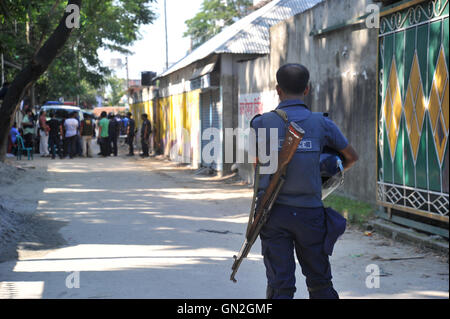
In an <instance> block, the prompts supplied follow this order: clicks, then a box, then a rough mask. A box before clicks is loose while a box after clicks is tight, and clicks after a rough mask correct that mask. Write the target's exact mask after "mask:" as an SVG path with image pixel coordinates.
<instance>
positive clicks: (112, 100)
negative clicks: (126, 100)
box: [108, 76, 127, 106]
mask: <svg viewBox="0 0 450 319" xmlns="http://www.w3.org/2000/svg"><path fill="white" fill-rule="evenodd" d="M108 84H109V87H110V89H111V92H110V93H109V96H108V102H109V103H108V104H109V106H122V105H120V100H121V99H122V97H123V96H124V95H125V94H126V93H127V87H126V84H127V83H126V80H124V79H119V78H118V77H113V76H111V77H109V78H108Z"/></svg>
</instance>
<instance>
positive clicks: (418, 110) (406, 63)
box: [377, 0, 449, 222]
mask: <svg viewBox="0 0 450 319" xmlns="http://www.w3.org/2000/svg"><path fill="white" fill-rule="evenodd" d="M378 47H379V52H378V75H379V81H378V88H377V91H378V99H377V111H378V113H377V114H378V124H377V128H378V130H377V149H378V159H377V183H378V187H377V192H378V194H377V199H378V203H379V204H380V205H382V206H385V207H388V208H394V209H396V210H401V211H404V212H408V213H412V214H418V215H422V216H425V217H428V218H431V219H437V220H441V221H445V222H448V220H449V219H448V218H449V157H448V156H449V154H448V147H449V146H448V144H449V143H448V139H449V136H448V133H449V83H448V82H449V68H448V66H449V0H434V1H430V0H428V1H426V0H412V1H409V2H402V3H401V4H400V5H398V6H397V7H394V8H392V9H390V10H385V11H384V12H383V13H382V14H381V17H380V31H379V45H378Z"/></svg>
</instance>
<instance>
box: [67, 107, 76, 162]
mask: <svg viewBox="0 0 450 319" xmlns="http://www.w3.org/2000/svg"><path fill="white" fill-rule="evenodd" d="M76 116H77V113H76V112H73V113H72V114H70V117H69V118H68V119H66V120H65V121H64V128H65V131H66V140H67V152H68V153H69V157H70V158H74V157H75V156H76V154H77V137H78V127H79V125H78V120H77V119H76Z"/></svg>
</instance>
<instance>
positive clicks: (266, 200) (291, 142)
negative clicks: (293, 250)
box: [230, 122, 305, 282]
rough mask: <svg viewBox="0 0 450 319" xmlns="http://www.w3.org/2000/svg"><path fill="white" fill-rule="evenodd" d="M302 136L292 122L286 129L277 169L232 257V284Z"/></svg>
mask: <svg viewBox="0 0 450 319" xmlns="http://www.w3.org/2000/svg"><path fill="white" fill-rule="evenodd" d="M304 135H305V132H304V131H303V129H302V128H301V127H299V126H298V125H297V124H296V123H294V122H291V123H290V124H289V126H288V127H287V129H286V138H285V140H284V142H283V146H282V148H281V151H280V152H279V154H278V169H277V171H276V172H275V174H273V176H272V179H271V180H270V183H269V186H268V187H267V188H266V190H265V192H264V195H263V196H262V198H261V200H260V201H259V203H258V205H256V209H255V212H254V214H251V215H253V216H254V218H253V222H252V223H251V224H250V225H249V228H248V230H247V235H246V238H245V241H244V244H243V245H242V247H241V250H240V251H239V254H238V255H237V256H233V257H234V263H233V266H232V268H231V269H232V271H233V272H232V274H231V277H230V280H232V281H233V282H236V279H235V275H236V273H237V271H238V269H239V266H240V265H241V263H242V260H243V259H244V258H246V257H247V255H248V253H249V252H250V249H251V247H252V246H253V244H254V243H255V241H256V239H257V238H258V236H259V233H260V232H261V229H262V227H263V226H264V224H265V223H266V221H267V219H268V218H269V215H270V210H271V209H272V206H273V204H274V203H275V201H276V199H277V197H278V194H279V192H280V190H281V188H282V187H283V184H284V181H285V177H284V175H285V173H286V169H287V166H288V164H289V162H290V161H291V160H292V157H293V156H294V154H295V152H296V151H297V148H298V145H299V144H300V142H301V140H302V139H303V136H304ZM251 213H253V212H251ZM250 218H251V217H250Z"/></svg>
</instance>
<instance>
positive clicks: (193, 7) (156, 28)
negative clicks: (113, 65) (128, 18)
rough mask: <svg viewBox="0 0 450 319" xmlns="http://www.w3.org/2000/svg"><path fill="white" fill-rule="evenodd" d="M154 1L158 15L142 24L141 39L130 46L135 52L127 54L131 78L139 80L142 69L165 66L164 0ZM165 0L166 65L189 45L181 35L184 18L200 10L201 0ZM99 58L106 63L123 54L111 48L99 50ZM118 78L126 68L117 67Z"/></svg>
mask: <svg viewBox="0 0 450 319" xmlns="http://www.w3.org/2000/svg"><path fill="white" fill-rule="evenodd" d="M157 1H158V2H157V3H156V4H153V6H154V8H155V9H156V13H157V19H156V20H155V21H154V22H153V24H151V25H146V26H142V27H141V29H140V33H141V36H142V39H141V40H138V41H136V42H135V43H134V44H133V45H132V46H130V47H129V49H130V51H132V52H133V53H134V54H133V55H130V56H129V57H128V73H129V79H130V80H140V79H141V72H142V71H154V72H157V73H160V72H162V71H163V68H164V67H165V63H166V62H165V60H166V58H165V38H164V35H165V34H164V1H163V0H157ZM166 1H167V29H168V41H169V45H168V46H169V65H170V64H171V63H174V62H177V61H178V60H180V59H181V58H183V57H184V56H185V55H186V53H187V51H188V50H189V47H190V40H189V38H184V37H183V33H184V32H185V31H186V24H185V23H184V22H185V21H186V20H188V19H191V18H193V17H194V16H195V14H196V13H197V12H198V11H199V10H200V6H201V3H202V0H166ZM99 55H100V59H101V60H102V62H103V64H104V65H105V66H109V65H110V61H111V59H117V58H120V59H122V63H123V64H125V56H124V55H122V54H120V53H117V52H110V51H104V50H100V51H99ZM116 75H117V76H118V77H120V78H123V79H125V78H126V69H125V67H123V68H122V69H120V70H117V71H116Z"/></svg>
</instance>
